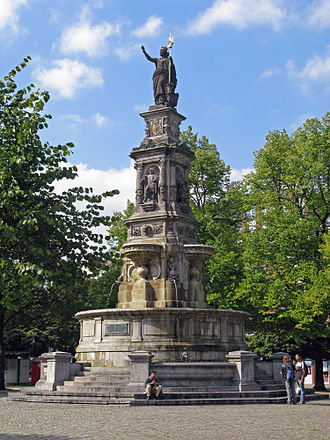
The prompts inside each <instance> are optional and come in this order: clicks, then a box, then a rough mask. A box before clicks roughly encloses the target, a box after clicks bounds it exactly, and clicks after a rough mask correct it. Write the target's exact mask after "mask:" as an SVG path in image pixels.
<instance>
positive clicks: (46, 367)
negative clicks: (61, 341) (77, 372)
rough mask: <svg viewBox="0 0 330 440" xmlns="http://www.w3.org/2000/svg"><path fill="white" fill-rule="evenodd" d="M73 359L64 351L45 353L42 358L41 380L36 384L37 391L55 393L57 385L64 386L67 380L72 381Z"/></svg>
mask: <svg viewBox="0 0 330 440" xmlns="http://www.w3.org/2000/svg"><path fill="white" fill-rule="evenodd" d="M71 358H72V355H71V354H70V353H66V352H63V351H55V352H53V353H43V354H42V355H41V356H40V360H41V371H40V380H38V382H37V383H36V385H35V388H36V389H37V390H44V391H54V390H56V386H57V385H63V383H64V381H65V380H69V379H70V374H71Z"/></svg>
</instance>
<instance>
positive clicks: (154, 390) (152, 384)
mask: <svg viewBox="0 0 330 440" xmlns="http://www.w3.org/2000/svg"><path fill="white" fill-rule="evenodd" d="M144 385H145V387H146V395H147V400H150V399H151V397H155V398H156V399H158V398H159V397H162V396H163V390H162V386H161V384H160V383H159V381H158V378H157V375H156V371H152V372H151V373H150V376H149V377H148V378H147V379H146V381H145V383H144Z"/></svg>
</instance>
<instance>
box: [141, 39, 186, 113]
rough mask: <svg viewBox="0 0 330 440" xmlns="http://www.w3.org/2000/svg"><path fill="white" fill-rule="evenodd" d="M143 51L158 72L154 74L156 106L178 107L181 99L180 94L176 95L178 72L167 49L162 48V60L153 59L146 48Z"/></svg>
mask: <svg viewBox="0 0 330 440" xmlns="http://www.w3.org/2000/svg"><path fill="white" fill-rule="evenodd" d="M141 49H142V52H143V53H144V55H145V57H146V58H147V60H148V61H151V62H153V63H155V65H156V70H155V72H154V74H153V86H154V98H155V104H157V105H165V106H170V107H176V106H177V103H178V98H179V94H178V93H174V90H175V87H176V84H177V79H176V72H175V67H174V64H173V60H172V57H171V56H169V53H168V50H167V47H161V49H160V57H161V58H152V57H151V56H150V55H148V54H147V52H146V50H145V48H144V46H142V47H141Z"/></svg>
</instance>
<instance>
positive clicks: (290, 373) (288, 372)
mask: <svg viewBox="0 0 330 440" xmlns="http://www.w3.org/2000/svg"><path fill="white" fill-rule="evenodd" d="M286 371H287V374H286V378H287V379H293V369H292V368H290V366H288V367H287V370H286Z"/></svg>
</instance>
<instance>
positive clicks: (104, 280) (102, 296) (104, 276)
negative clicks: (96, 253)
mask: <svg viewBox="0 0 330 440" xmlns="http://www.w3.org/2000/svg"><path fill="white" fill-rule="evenodd" d="M133 208H134V203H132V202H130V201H129V200H127V207H126V209H125V210H124V212H118V211H115V212H114V213H113V214H112V216H111V218H110V222H109V224H110V228H109V230H108V237H109V238H108V239H109V245H110V260H109V261H107V262H106V264H105V265H103V266H102V267H101V269H100V270H99V273H98V275H97V276H96V277H93V278H91V279H90V281H89V287H88V296H89V300H88V306H89V307H90V308H93V309H95V308H96V309H99V308H112V307H114V306H115V305H116V303H117V294H118V286H119V283H118V279H119V277H120V273H121V268H122V264H123V261H122V258H121V255H120V252H119V251H120V248H121V247H122V245H123V244H124V243H125V241H126V240H127V227H126V226H125V224H124V220H125V219H127V218H128V217H130V216H131V215H132V212H133Z"/></svg>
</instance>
